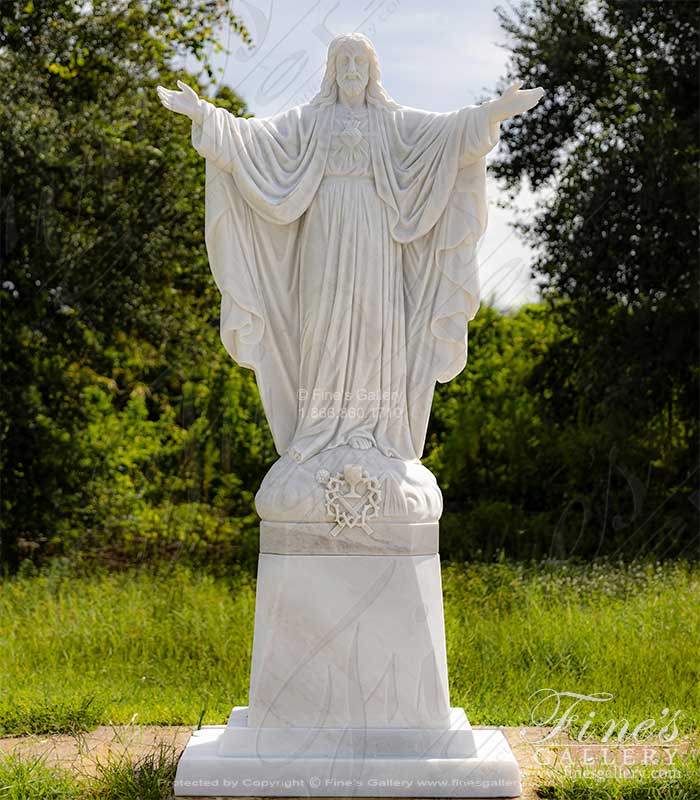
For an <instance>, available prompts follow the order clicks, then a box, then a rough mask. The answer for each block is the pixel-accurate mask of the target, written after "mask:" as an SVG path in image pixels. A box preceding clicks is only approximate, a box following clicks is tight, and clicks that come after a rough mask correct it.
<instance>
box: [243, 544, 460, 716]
mask: <svg viewBox="0 0 700 800" xmlns="http://www.w3.org/2000/svg"><path fill="white" fill-rule="evenodd" d="M249 706H250V709H249V724H250V725H251V726H252V727H258V726H260V727H272V728H278V727H285V726H287V725H293V726H301V727H317V726H325V727H338V726H340V727H344V726H347V725H350V726H353V727H357V726H360V727H391V728H401V727H403V728H444V727H446V725H447V720H449V715H450V699H449V690H448V684H447V658H446V651H445V628H444V622H443V607H442V586H441V583H440V558H439V556H437V555H433V556H398V557H391V556H340V555H330V556H323V555H321V556H318V555H314V556H311V555H271V554H261V555H260V559H259V562H258V582H257V595H256V607H255V634H254V639H253V659H252V666H251V683H250V702H249Z"/></svg>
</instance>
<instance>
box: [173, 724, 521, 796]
mask: <svg viewBox="0 0 700 800" xmlns="http://www.w3.org/2000/svg"><path fill="white" fill-rule="evenodd" d="M237 712H238V713H237ZM245 712H246V710H245V709H242V708H241V709H234V712H233V714H232V716H231V720H230V721H229V724H228V725H210V726H206V727H204V728H201V729H200V730H198V731H195V732H194V733H193V734H192V738H191V739H190V741H189V742H188V744H187V747H186V748H185V751H184V753H183V754H182V758H181V759H180V763H179V765H178V768H177V777H176V779H175V794H176V796H178V797H250V796H258V797H293V796H307V797H351V796H356V797H518V796H519V795H520V792H521V787H520V770H519V767H518V763H517V761H516V760H515V756H514V755H513V753H512V751H511V749H510V746H509V744H508V741H507V740H506V737H505V735H504V734H503V732H502V731H500V730H498V729H497V728H492V729H479V730H471V728H469V726H468V723H466V717H464V712H463V711H462V710H461V709H453V710H452V720H453V722H452V724H451V727H450V728H449V729H447V730H445V731H442V732H440V731H436V730H412V729H403V730H402V729H389V730H386V729H385V730H378V729H369V728H368V729H358V728H354V729H346V730H345V731H341V730H340V729H329V728H325V729H324V728H316V729H311V728H309V729H304V728H289V729H287V730H286V731H285V730H284V729H278V730H276V731H275V730H271V729H256V728H247V727H246V726H245V724H244V723H245V719H246V713H245ZM462 719H464V722H465V723H466V728H465V727H463V723H462ZM365 734H366V735H365ZM319 736H320V739H319V738H317V737H319ZM451 737H452V738H451ZM265 742H267V744H265ZM304 743H306V744H304ZM300 745H301V746H300ZM419 745H422V746H424V747H425V751H424V752H423V753H419V752H417V746H419ZM462 746H464V747H465V750H464V751H462V752H461V753H460V748H461V747H462ZM323 747H327V748H328V751H327V752H325V753H324V752H322V750H323ZM275 748H277V750H278V755H275V754H274V749H275ZM295 748H296V749H295ZM392 751H393V754H391V752H392ZM290 753H291V754H290ZM371 753H376V754H378V755H371ZM436 753H438V754H440V755H439V756H436V755H435V754H436ZM445 754H449V755H445Z"/></svg>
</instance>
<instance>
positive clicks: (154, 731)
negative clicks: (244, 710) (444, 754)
mask: <svg viewBox="0 0 700 800" xmlns="http://www.w3.org/2000/svg"><path fill="white" fill-rule="evenodd" d="M475 727H477V726H475ZM191 730H192V729H191V728H187V727H158V726H152V725H143V726H140V725H115V726H101V727H99V728H96V729H95V730H93V731H89V732H82V733H77V734H71V735H68V734H60V735H51V736H48V735H41V736H39V735H37V736H10V737H5V738H0V759H1V758H4V757H6V756H7V755H9V754H11V753H14V754H17V755H19V756H21V757H23V758H32V757H42V758H44V759H45V760H46V763H47V765H49V766H56V767H61V768H63V769H67V770H70V771H71V772H73V773H74V774H75V775H76V776H84V777H90V776H93V775H95V774H96V773H97V772H98V767H99V765H100V764H102V765H104V764H107V763H113V762H114V761H123V760H124V759H128V760H129V761H131V762H132V763H135V762H137V761H139V760H140V759H141V758H143V757H145V756H148V755H149V754H151V753H154V752H157V751H158V750H159V748H161V747H164V748H166V750H167V752H168V753H169V754H172V756H173V758H179V756H180V753H181V752H182V750H183V749H184V747H185V744H186V743H187V740H188V738H189V736H190V733H191ZM503 731H504V732H505V734H506V736H507V737H508V741H509V742H510V744H511V747H512V748H513V751H514V753H515V756H516V758H517V759H518V762H519V764H520V767H521V769H522V774H523V794H522V795H521V798H522V800H535V798H536V797H537V795H536V793H535V787H536V785H537V783H538V782H539V781H540V780H541V779H542V778H544V779H545V780H546V776H547V774H550V775H551V774H552V771H554V773H556V772H557V771H561V770H566V769H570V768H575V767H581V766H583V767H584V768H587V769H594V768H595V767H596V765H600V764H603V763H606V764H608V765H613V767H614V768H615V769H618V768H619V769H620V770H624V769H630V768H633V765H634V764H643V763H645V762H646V763H654V764H656V765H658V766H659V767H660V768H663V767H668V766H669V759H670V763H671V764H672V762H673V759H674V758H677V757H679V756H682V755H683V754H684V753H687V752H688V750H689V748H690V745H689V743H688V742H683V743H676V742H674V743H673V745H671V746H661V745H654V744H651V743H648V744H645V745H635V746H625V747H621V746H620V745H617V746H613V745H607V746H604V745H601V744H600V743H588V744H579V743H577V742H573V741H572V740H570V739H567V738H562V737H559V738H557V739H555V740H549V741H546V742H542V741H541V740H542V738H543V737H544V736H545V735H546V734H547V732H548V731H547V729H544V728H503ZM695 749H696V748H695ZM674 754H675V755H674Z"/></svg>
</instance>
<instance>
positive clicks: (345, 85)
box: [339, 77, 367, 97]
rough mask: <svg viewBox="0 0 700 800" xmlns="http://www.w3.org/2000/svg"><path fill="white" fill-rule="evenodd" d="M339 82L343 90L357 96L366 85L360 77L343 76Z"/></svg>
mask: <svg viewBox="0 0 700 800" xmlns="http://www.w3.org/2000/svg"><path fill="white" fill-rule="evenodd" d="M339 84H340V87H341V88H342V89H343V91H345V92H347V94H349V95H350V96H351V97H357V95H358V94H362V92H364V90H365V88H366V87H367V82H366V81H363V80H362V78H347V77H343V78H341V79H340V81H339Z"/></svg>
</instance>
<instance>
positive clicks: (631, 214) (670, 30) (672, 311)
mask: <svg viewBox="0 0 700 800" xmlns="http://www.w3.org/2000/svg"><path fill="white" fill-rule="evenodd" d="M699 13H700V7H699V6H698V4H697V3H695V2H682V1H681V2H656V1H655V0H628V1H627V2H617V0H601V2H599V3H589V2H585V0H528V2H524V3H522V4H521V5H520V7H519V8H517V9H515V10H509V11H505V10H502V9H501V10H499V14H500V19H501V24H502V26H503V29H504V30H505V31H506V33H507V34H508V37H509V42H508V47H509V49H510V51H511V59H510V66H509V70H508V74H507V75H506V76H505V78H504V85H505V84H507V83H510V82H511V81H512V80H514V79H520V80H523V81H524V82H525V83H526V84H527V85H542V86H543V87H544V88H545V90H546V95H545V98H544V100H543V101H542V102H541V103H540V104H539V105H538V106H537V107H536V108H535V109H533V111H531V112H530V113H529V114H527V115H524V116H523V117H518V118H515V119H514V120H511V121H510V122H508V123H506V125H505V126H504V131H503V146H502V148H501V150H500V154H499V157H498V158H497V160H496V161H495V163H494V165H493V169H494V171H495V174H496V175H497V176H498V177H500V178H501V179H502V180H503V181H504V182H505V183H506V184H507V185H508V186H509V187H510V188H511V189H517V188H518V187H519V186H520V185H521V184H522V183H523V182H525V181H527V182H529V184H530V185H531V186H532V187H533V188H534V189H535V190H542V192H541V194H540V198H541V199H540V201H539V206H538V210H537V213H536V215H535V216H534V218H533V219H531V220H529V221H528V222H527V223H524V224H522V225H521V230H522V232H523V233H524V234H525V236H526V237H527V238H528V239H529V241H530V242H531V243H532V244H533V245H535V246H536V247H537V251H538V254H539V255H538V257H537V260H536V262H535V266H534V270H535V273H536V275H537V276H539V278H540V282H541V285H542V286H543V288H544V290H545V295H546V296H547V297H548V298H549V299H550V301H551V302H552V304H555V305H557V306H558V314H560V315H561V318H562V319H563V321H564V322H565V324H566V327H567V328H568V331H569V332H568V334H566V335H565V336H563V337H562V338H561V340H560V341H559V342H558V344H557V346H556V347H554V348H552V349H551V351H550V353H549V355H548V357H547V358H546V359H543V360H542V362H541V363H540V365H539V368H538V372H537V374H536V375H535V376H534V377H535V379H537V380H539V381H540V383H541V385H542V386H543V387H549V388H550V389H551V390H552V392H551V398H550V399H549V400H548V401H547V402H546V404H545V406H543V408H542V413H543V414H544V415H545V416H546V417H547V419H548V421H549V424H551V425H552V426H557V427H558V429H559V430H560V431H563V430H564V429H565V428H567V427H568V426H570V425H576V426H578V428H579V429H580V430H583V429H585V428H589V429H591V430H592V429H594V428H596V427H600V429H601V430H602V429H603V428H604V429H605V435H604V437H603V438H604V441H605V442H607V445H606V446H608V447H614V448H616V451H615V452H617V453H619V454H620V455H621V457H622V460H623V461H625V460H626V461H627V462H629V463H632V462H635V461H636V465H635V471H636V472H638V473H641V475H642V482H643V483H645V484H646V486H647V487H652V488H653V487H656V491H657V497H656V499H657V501H658V503H661V502H663V501H665V500H667V499H671V500H672V502H671V506H675V507H676V509H677V510H678V513H680V514H681V516H682V517H684V518H685V519H686V520H688V519H690V515H691V514H695V511H696V510H695V509H694V507H693V506H692V504H691V503H690V502H689V499H688V498H689V495H690V493H691V492H692V490H693V484H694V483H695V480H694V479H693V477H692V476H693V474H694V472H695V470H696V466H697V463H696V462H697V452H698V425H697V418H698V398H699V386H698V366H699V353H698V343H699V337H698V296H699V295H698V288H699V285H698V191H697V185H698V153H699V151H700V147H699V141H698V130H699V126H698V112H699V108H700V103H699V98H698V79H697V76H698V22H699V19H700V17H699ZM642 439H644V440H645V441H646V442H647V445H648V446H645V447H643V448H642V450H641V451H639V450H638V449H637V448H636V446H635V445H633V442H639V441H641V440H642ZM652 447H653V448H654V452H652V450H651V448H652ZM641 452H644V454H645V455H644V458H645V459H646V464H645V463H643V461H640V458H641V455H640V453H641ZM582 458H583V454H582ZM647 468H648V470H649V474H648V475H647V476H646V477H645V472H646V471H647ZM604 471H605V470H602V471H601V474H600V476H599V477H600V480H601V481H604V480H605V475H604V474H603V473H604ZM672 495H673V497H672ZM693 519H695V522H696V521H697V520H696V518H695V517H693Z"/></svg>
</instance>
